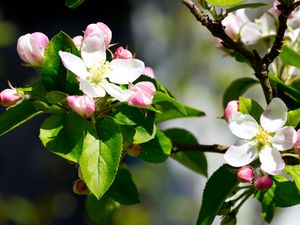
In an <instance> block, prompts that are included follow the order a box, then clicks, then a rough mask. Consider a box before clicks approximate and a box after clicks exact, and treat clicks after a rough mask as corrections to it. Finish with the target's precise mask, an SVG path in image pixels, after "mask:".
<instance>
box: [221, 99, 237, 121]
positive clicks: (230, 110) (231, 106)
mask: <svg viewBox="0 0 300 225" xmlns="http://www.w3.org/2000/svg"><path fill="white" fill-rule="evenodd" d="M238 111H239V101H236V100H233V101H230V102H228V104H227V106H226V108H225V109H224V119H225V120H226V121H227V122H228V121H229V119H230V117H231V116H232V115H233V114H234V113H236V112H238Z"/></svg>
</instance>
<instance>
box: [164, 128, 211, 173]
mask: <svg viewBox="0 0 300 225" xmlns="http://www.w3.org/2000/svg"><path fill="white" fill-rule="evenodd" d="M164 133H165V134H166V135H167V136H168V137H169V138H170V139H171V141H172V143H173V144H198V141H197V139H196V138H195V137H194V136H193V135H192V134H191V133H190V132H188V131H187V130H184V129H179V128H173V129H168V130H165V131H164ZM171 157H172V158H173V159H175V160H176V161H178V162H179V163H181V164H182V165H184V166H186V167H187V168H189V169H191V170H193V171H194V172H196V173H199V174H201V175H204V176H207V161H206V157H205V155H204V153H203V152H199V151H197V152H193V151H184V152H176V153H174V154H172V155H171Z"/></svg>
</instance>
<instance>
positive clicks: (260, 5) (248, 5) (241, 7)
mask: <svg viewBox="0 0 300 225" xmlns="http://www.w3.org/2000/svg"><path fill="white" fill-rule="evenodd" d="M266 5H268V4H265V3H245V4H239V5H236V6H233V7H230V8H228V9H226V12H227V13H230V12H234V11H237V10H239V9H246V8H259V7H262V6H266Z"/></svg>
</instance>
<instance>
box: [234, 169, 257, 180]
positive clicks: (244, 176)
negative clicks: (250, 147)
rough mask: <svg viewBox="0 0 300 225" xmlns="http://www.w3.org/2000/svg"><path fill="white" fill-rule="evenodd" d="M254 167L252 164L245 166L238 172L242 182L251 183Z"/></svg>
mask: <svg viewBox="0 0 300 225" xmlns="http://www.w3.org/2000/svg"><path fill="white" fill-rule="evenodd" d="M254 174H255V173H254V169H253V168H252V167H251V166H243V167H241V168H240V169H239V170H238V172H237V178H238V180H239V181H240V182H242V183H250V182H252V181H253V179H254Z"/></svg>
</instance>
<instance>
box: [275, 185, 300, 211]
mask: <svg viewBox="0 0 300 225" xmlns="http://www.w3.org/2000/svg"><path fill="white" fill-rule="evenodd" d="M275 182H276V181H275ZM274 195H275V201H274V202H275V206H276V207H291V206H294V205H298V204H300V192H299V190H298V188H297V187H296V185H295V183H294V182H291V181H285V182H276V188H275V191H274Z"/></svg>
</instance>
